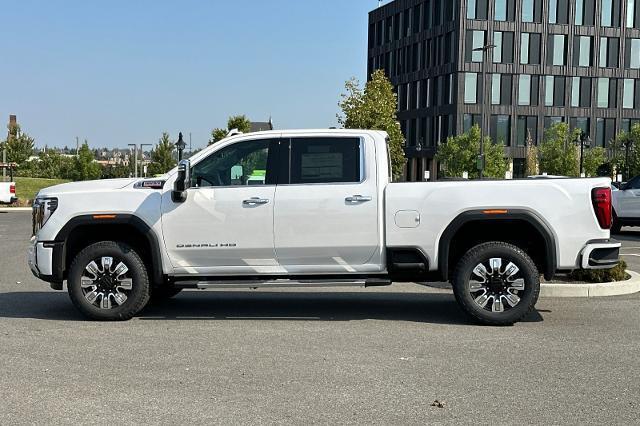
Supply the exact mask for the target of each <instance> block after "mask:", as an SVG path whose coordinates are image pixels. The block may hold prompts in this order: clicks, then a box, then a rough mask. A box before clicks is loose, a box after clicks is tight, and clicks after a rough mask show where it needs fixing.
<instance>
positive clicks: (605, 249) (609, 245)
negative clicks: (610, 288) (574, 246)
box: [580, 239, 622, 269]
mask: <svg viewBox="0 0 640 426" xmlns="http://www.w3.org/2000/svg"><path fill="white" fill-rule="evenodd" d="M621 246H622V244H621V243H620V242H619V241H616V240H613V239H608V240H593V241H589V242H588V243H587V245H586V246H585V247H584V248H583V249H582V253H581V262H580V267H581V268H582V269H610V268H613V267H614V266H616V265H617V264H618V263H619V262H620V247H621Z"/></svg>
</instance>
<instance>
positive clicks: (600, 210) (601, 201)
mask: <svg viewBox="0 0 640 426" xmlns="http://www.w3.org/2000/svg"><path fill="white" fill-rule="evenodd" d="M591 202H592V203H593V211H594V212H595V213H596V218H598V223H599V224H600V228H602V229H611V217H612V215H611V188H594V189H593V190H592V191H591Z"/></svg>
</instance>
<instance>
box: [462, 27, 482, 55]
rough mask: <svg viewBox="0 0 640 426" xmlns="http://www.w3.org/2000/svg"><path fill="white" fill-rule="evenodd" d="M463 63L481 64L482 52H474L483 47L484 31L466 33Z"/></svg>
mask: <svg viewBox="0 0 640 426" xmlns="http://www.w3.org/2000/svg"><path fill="white" fill-rule="evenodd" d="M466 45H467V48H466V52H465V62H482V51H480V50H477V51H476V50H474V49H478V48H482V47H484V31H475V30H469V31H467V39H466Z"/></svg>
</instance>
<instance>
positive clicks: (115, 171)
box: [100, 164, 133, 179]
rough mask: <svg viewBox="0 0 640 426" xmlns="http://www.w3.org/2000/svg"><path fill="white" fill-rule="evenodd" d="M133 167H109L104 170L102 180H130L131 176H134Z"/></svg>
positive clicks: (121, 165)
mask: <svg viewBox="0 0 640 426" xmlns="http://www.w3.org/2000/svg"><path fill="white" fill-rule="evenodd" d="M131 169H132V166H131V164H130V165H129V166H125V165H124V164H113V165H108V166H106V167H103V168H102V176H101V177H100V178H101V179H118V178H128V177H129V176H133V172H132V171H131Z"/></svg>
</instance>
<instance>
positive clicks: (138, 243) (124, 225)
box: [54, 213, 163, 283]
mask: <svg viewBox="0 0 640 426" xmlns="http://www.w3.org/2000/svg"><path fill="white" fill-rule="evenodd" d="M98 241H120V242H123V243H126V244H129V245H130V246H132V247H133V248H137V249H138V251H139V253H138V254H139V255H140V257H142V259H143V261H144V262H145V264H146V265H147V267H148V272H149V275H150V278H151V279H152V280H153V283H161V282H163V270H162V256H161V253H160V245H159V244H160V242H159V240H158V236H157V235H156V233H155V232H154V231H153V229H151V227H150V226H149V225H148V224H147V223H146V222H145V221H144V220H142V219H141V218H139V217H138V216H135V215H133V214H115V213H114V214H108V213H101V214H99V215H93V214H92V215H81V216H76V217H74V218H72V219H71V220H69V221H68V222H67V223H66V224H65V226H64V227H62V229H61V230H60V231H59V232H58V234H57V235H56V239H55V242H56V243H58V244H56V246H57V247H59V250H60V251H61V252H60V253H58V255H57V256H54V259H56V263H57V265H55V267H56V268H57V269H58V271H57V275H58V276H59V277H60V278H61V279H66V276H67V272H68V270H69V266H70V265H71V262H72V261H73V258H74V257H75V255H76V254H77V253H79V251H80V250H82V248H84V247H87V246H88V245H89V244H92V243H94V242H98Z"/></svg>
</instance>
